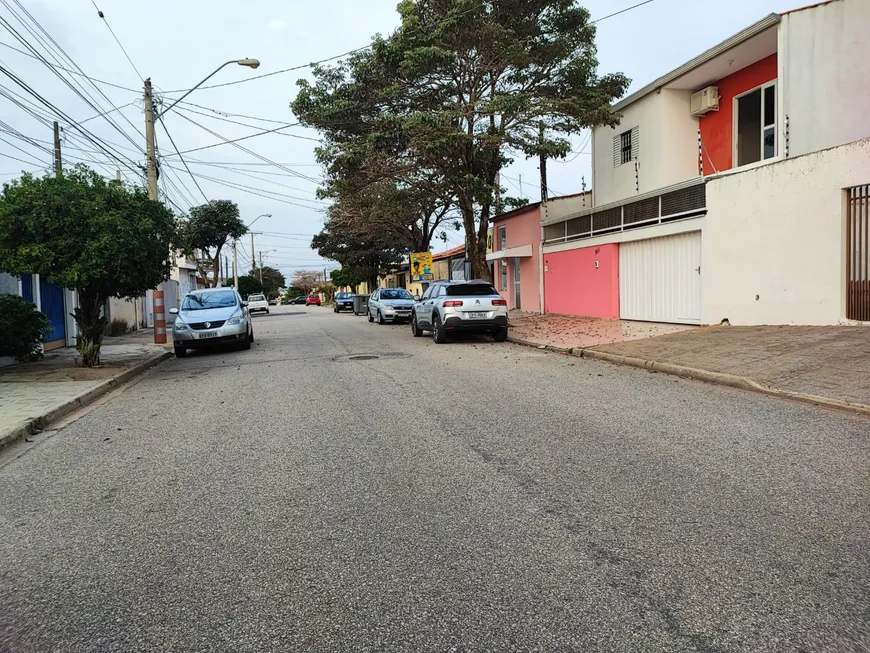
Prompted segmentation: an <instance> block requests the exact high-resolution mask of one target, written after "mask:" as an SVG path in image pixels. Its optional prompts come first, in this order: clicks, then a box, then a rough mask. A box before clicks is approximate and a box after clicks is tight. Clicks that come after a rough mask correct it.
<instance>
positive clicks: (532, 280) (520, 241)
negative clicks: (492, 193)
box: [492, 207, 541, 313]
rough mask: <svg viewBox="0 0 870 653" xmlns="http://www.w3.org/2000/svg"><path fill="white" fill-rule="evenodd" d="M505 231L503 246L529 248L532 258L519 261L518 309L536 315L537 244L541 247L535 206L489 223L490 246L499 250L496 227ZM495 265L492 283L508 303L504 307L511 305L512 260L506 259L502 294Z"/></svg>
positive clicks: (538, 306)
mask: <svg viewBox="0 0 870 653" xmlns="http://www.w3.org/2000/svg"><path fill="white" fill-rule="evenodd" d="M501 226H505V227H506V228H507V246H508V249H510V248H511V247H520V246H521V245H531V246H532V256H531V257H530V258H521V259H520V308H521V309H522V310H524V311H529V312H532V313H538V312H540V310H541V280H540V276H539V272H540V269H541V267H540V244H541V213H540V209H539V208H538V207H535V208H534V209H529V210H528V211H526V212H524V213H520V214H519V215H514V216H513V217H511V218H508V219H506V220H496V221H494V222H493V232H492V238H493V247H494V249H495V250H498V249H500V247H501V244H500V241H499V233H498V232H499V227H501ZM499 265H501V264H500V263H499V262H498V261H496V262H495V266H494V267H495V284H496V288H497V289H498V291H499V292H500V293H501V294H502V296H503V297H504V298H505V299H506V300H507V302H508V308H516V307H515V306H514V269H513V266H514V259H508V289H507V290H506V291H502V289H501V286H500V282H499Z"/></svg>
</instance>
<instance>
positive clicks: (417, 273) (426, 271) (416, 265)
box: [410, 252, 435, 281]
mask: <svg viewBox="0 0 870 653" xmlns="http://www.w3.org/2000/svg"><path fill="white" fill-rule="evenodd" d="M410 260H411V281H432V280H433V279H434V278H435V275H434V274H433V272H432V252H414V253H412V254H411V256H410Z"/></svg>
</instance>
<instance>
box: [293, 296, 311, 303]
mask: <svg viewBox="0 0 870 653" xmlns="http://www.w3.org/2000/svg"><path fill="white" fill-rule="evenodd" d="M307 301H308V298H307V297H306V296H305V295H299V297H297V298H296V299H293V300H291V301H290V302H289V303H290V304H304V303H305V302H307Z"/></svg>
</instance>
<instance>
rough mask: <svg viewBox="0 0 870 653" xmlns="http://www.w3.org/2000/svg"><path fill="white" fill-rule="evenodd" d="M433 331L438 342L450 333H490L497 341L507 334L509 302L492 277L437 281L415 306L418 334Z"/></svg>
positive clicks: (414, 326)
mask: <svg viewBox="0 0 870 653" xmlns="http://www.w3.org/2000/svg"><path fill="white" fill-rule="evenodd" d="M424 329H425V330H426V331H431V332H432V338H433V339H434V340H435V342H437V343H438V344H442V343H445V342H447V336H448V334H450V333H458V332H465V333H469V332H470V333H489V334H490V335H492V339H493V340H495V341H496V342H504V341H505V340H507V337H508V311H507V302H506V301H505V300H504V299H502V296H501V295H499V294H498V291H497V290H496V289H495V288H494V287H493V285H492V284H491V283H490V282H489V281H482V280H474V281H436V282H435V283H433V284H432V285H431V286H429V288H427V289H426V292H425V293H423V297H422V298H421V299H420V301H419V302H417V303H416V304H415V306H414V311H413V313H412V314H411V332H412V333H413V334H414V337H415V338H419V337H420V336H422V335H423V330H424Z"/></svg>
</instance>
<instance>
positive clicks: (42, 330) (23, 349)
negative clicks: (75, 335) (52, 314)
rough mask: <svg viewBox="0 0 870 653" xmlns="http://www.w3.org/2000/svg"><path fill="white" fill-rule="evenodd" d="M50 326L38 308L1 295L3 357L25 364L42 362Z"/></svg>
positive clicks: (0, 348)
mask: <svg viewBox="0 0 870 653" xmlns="http://www.w3.org/2000/svg"><path fill="white" fill-rule="evenodd" d="M49 333H51V324H50V323H49V321H48V317H46V315H45V314H44V313H40V312H39V311H38V310H36V305H35V304H33V303H31V302H29V301H27V300H26V299H24V297H20V296H19V295H0V356H12V357H13V358H15V360H17V361H20V362H22V363H26V362H27V361H32V360H36V359H38V358H42V343H43V342H45V336H46V335H48V334H49Z"/></svg>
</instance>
